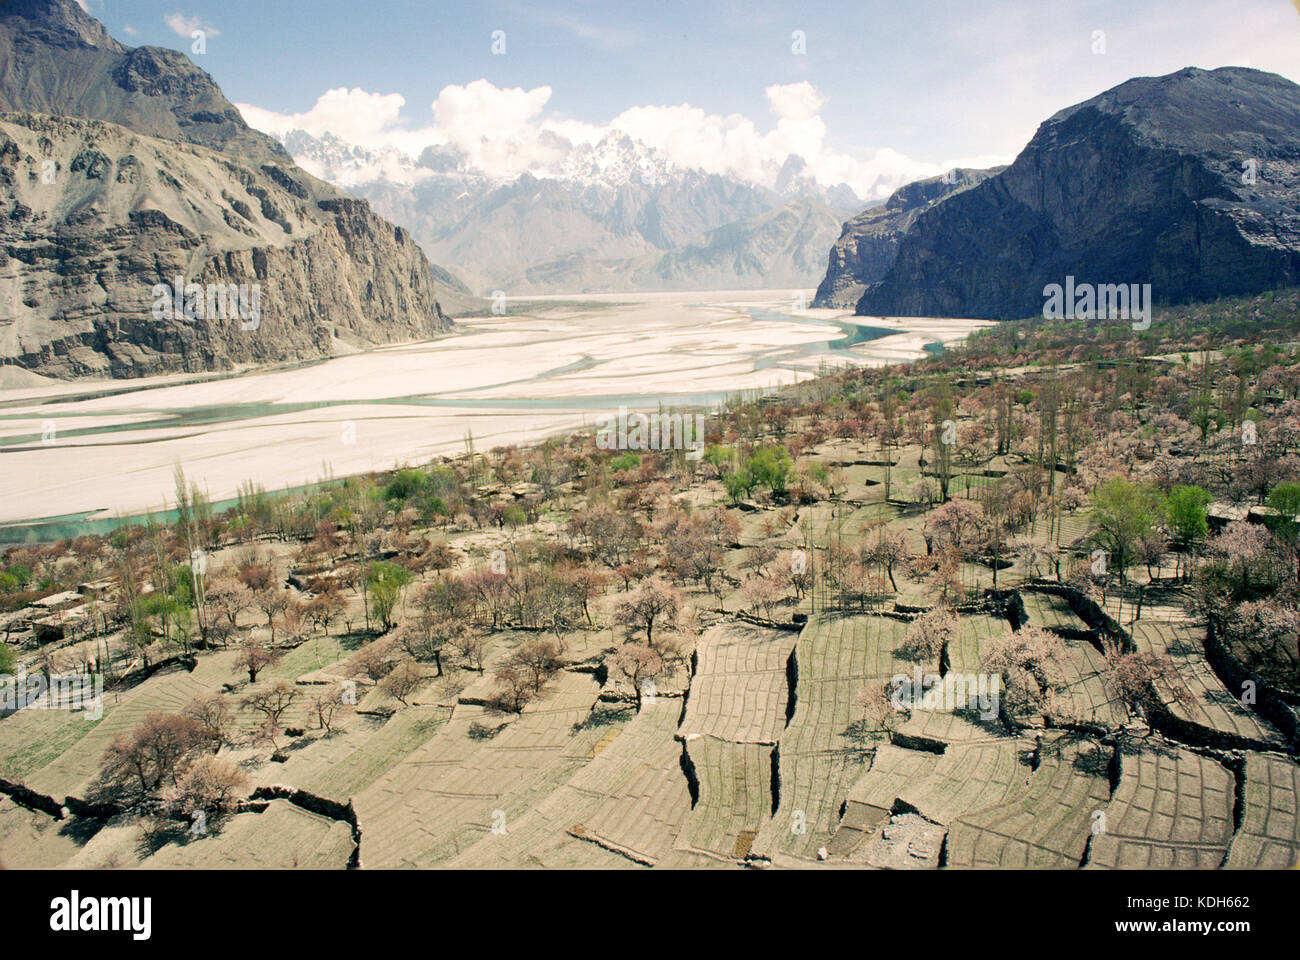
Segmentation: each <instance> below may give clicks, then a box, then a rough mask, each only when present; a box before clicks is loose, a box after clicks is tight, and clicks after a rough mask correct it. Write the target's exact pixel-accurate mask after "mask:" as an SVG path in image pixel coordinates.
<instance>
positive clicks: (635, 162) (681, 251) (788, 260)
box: [281, 130, 864, 296]
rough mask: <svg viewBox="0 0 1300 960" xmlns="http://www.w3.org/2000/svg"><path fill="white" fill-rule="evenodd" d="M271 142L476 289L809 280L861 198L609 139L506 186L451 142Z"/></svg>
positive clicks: (802, 283)
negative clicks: (378, 146) (680, 161)
mask: <svg viewBox="0 0 1300 960" xmlns="http://www.w3.org/2000/svg"><path fill="white" fill-rule="evenodd" d="M281 139H282V142H283V144H284V146H285V148H286V149H287V150H288V151H289V153H291V154H292V155H293V157H294V158H295V160H296V161H297V162H298V163H299V164H300V165H302V166H303V167H304V168H305V169H307V170H310V171H312V172H313V173H314V174H316V175H317V176H319V177H321V178H323V179H325V180H328V181H330V182H331V183H334V184H336V185H338V186H340V187H342V188H344V189H347V190H349V191H351V192H353V193H356V194H357V195H359V196H363V197H365V198H366V199H368V200H369V201H370V202H371V203H372V204H373V205H374V207H375V209H376V210H378V211H380V212H381V213H383V214H384V215H385V216H387V217H389V218H391V219H392V220H394V221H395V222H397V223H401V224H403V225H405V226H407V227H409V228H410V230H411V232H412V234H413V235H414V236H415V238H416V240H417V241H418V242H419V243H420V246H421V247H422V248H423V249H424V251H425V252H426V253H427V254H428V255H429V256H430V258H431V259H433V260H434V261H436V262H437V263H440V264H442V265H444V266H445V267H446V268H448V269H449V270H451V271H452V272H453V273H455V274H456V275H457V276H459V277H461V278H463V279H464V281H465V282H466V284H467V285H468V286H469V287H470V288H471V289H473V290H474V291H475V292H476V293H478V294H480V295H488V294H490V293H491V292H492V291H493V290H497V289H501V290H505V291H507V292H508V293H510V294H511V295H512V296H513V295H516V294H529V293H559V292H564V293H580V292H609V291H625V290H672V289H709V288H713V289H717V288H719V287H722V288H738V289H739V288H757V287H768V286H775V287H783V286H792V287H806V286H811V285H813V284H814V283H815V282H816V281H817V278H818V277H819V276H820V274H821V272H822V264H823V262H824V260H825V254H826V249H827V247H829V246H830V244H831V243H832V242H833V241H834V239H835V237H836V236H837V235H838V233H839V226H840V221H841V220H843V218H844V215H845V214H847V213H853V212H857V211H858V210H860V209H861V208H862V207H863V206H864V203H863V201H861V200H860V199H859V198H858V197H857V196H856V195H855V194H854V193H853V191H852V190H851V189H850V188H849V187H848V186H847V185H844V184H841V185H839V186H836V187H832V188H829V189H827V188H823V187H821V186H820V185H819V184H818V183H817V182H816V181H815V180H814V179H813V178H812V177H811V176H809V175H808V173H807V171H806V170H805V166H804V161H803V160H802V159H801V158H799V157H797V156H794V155H792V156H790V157H789V158H788V159H787V161H786V163H785V165H784V167H783V169H782V170H781V173H780V176H779V178H778V180H777V182H776V184H775V187H774V188H768V187H763V186H760V185H757V184H752V183H747V182H744V181H741V180H738V179H734V178H731V177H724V176H720V175H717V174H710V173H705V172H703V171H700V170H693V169H680V168H677V167H674V166H672V165H671V164H668V163H665V162H664V161H663V160H662V159H661V158H659V157H658V156H657V155H656V154H655V153H654V151H652V150H650V149H649V148H648V147H646V146H645V145H644V144H642V143H639V142H638V141H635V140H633V139H631V138H630V137H628V136H626V135H622V134H618V133H611V134H608V135H606V136H605V137H604V138H603V139H602V140H601V141H599V142H598V143H596V144H581V145H579V146H578V147H576V148H574V150H573V151H572V152H571V153H570V154H569V155H568V157H567V158H566V159H565V162H564V164H563V166H562V168H561V169H560V170H559V171H558V173H557V175H556V176H547V177H542V176H534V175H532V174H527V173H525V174H523V175H521V176H519V177H517V178H514V179H509V180H503V179H494V178H490V177H487V176H484V175H483V174H482V173H479V172H477V171H475V170H473V169H472V168H470V167H468V166H467V164H466V162H465V159H464V158H463V157H462V156H459V155H457V154H456V153H454V152H452V151H450V150H447V149H442V150H436V149H433V148H429V149H426V150H425V151H424V153H423V154H422V155H421V156H420V157H419V158H416V159H412V158H410V157H408V156H406V155H405V154H402V153H401V152H399V151H396V150H392V149H389V150H382V151H368V150H366V149H364V148H361V147H358V146H355V145H351V144H348V143H346V142H344V141H343V140H341V139H339V138H338V137H336V136H334V135H332V134H325V135H323V136H320V137H315V136H312V135H310V134H307V133H305V132H303V131H301V130H291V131H288V132H287V133H285V134H284V135H283V137H282V138H281Z"/></svg>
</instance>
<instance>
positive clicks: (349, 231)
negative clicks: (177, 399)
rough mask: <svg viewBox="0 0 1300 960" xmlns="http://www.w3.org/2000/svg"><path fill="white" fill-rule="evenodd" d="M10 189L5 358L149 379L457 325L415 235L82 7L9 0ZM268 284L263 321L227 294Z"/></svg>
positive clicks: (1, 165) (4, 65)
mask: <svg viewBox="0 0 1300 960" xmlns="http://www.w3.org/2000/svg"><path fill="white" fill-rule="evenodd" d="M0 184H3V186H4V189H5V195H6V196H5V201H4V204H5V207H4V209H3V211H0V364H11V365H17V366H19V367H23V368H26V369H28V370H31V371H34V372H36V373H40V374H45V375H50V376H56V377H72V376H81V375H109V376H115V377H137V376H145V375H150V374H158V373H166V372H170V371H178V370H184V371H198V370H214V369H229V368H231V367H233V366H235V365H237V364H241V363H258V362H266V361H277V360H287V359H310V358H315V357H321V356H329V355H331V354H333V353H335V352H338V351H340V350H344V351H346V350H352V349H355V348H357V347H364V346H368V345H372V344H379V343H391V342H396V341H402V340H410V339H420V338H427V337H430V336H434V335H436V334H438V333H441V332H445V331H447V330H449V329H450V327H451V323H450V321H449V320H448V319H447V317H446V316H445V315H444V314H443V312H442V311H441V309H440V308H439V305H438V303H437V301H436V299H435V294H434V284H433V272H432V269H431V267H430V265H429V263H428V261H427V260H426V259H425V257H424V254H423V253H422V252H421V251H420V249H419V247H418V246H417V245H416V243H415V242H414V240H413V239H412V237H411V235H410V234H409V233H407V231H406V230H404V229H402V228H400V227H395V226H393V225H392V224H391V223H388V222H386V221H385V220H383V219H381V218H380V217H378V216H376V215H375V214H374V213H373V212H372V211H371V209H370V207H369V205H368V204H367V203H366V202H365V201H364V200H358V199H355V198H353V197H350V196H348V195H347V194H345V193H343V192H342V191H341V190H339V189H337V188H336V187H333V186H331V185H329V184H327V183H323V182H321V181H319V180H317V179H316V178H314V177H312V176H311V175H309V174H308V173H306V172H305V171H303V170H301V169H299V168H298V167H297V166H295V165H294V163H293V162H292V160H291V159H290V157H289V155H288V153H287V152H285V150H284V149H283V148H282V147H281V146H280V145H279V144H278V143H277V142H275V141H274V140H273V139H271V138H269V137H267V136H265V135H263V134H261V133H258V132H257V131H255V130H253V129H251V128H250V127H248V126H247V124H245V123H244V121H243V119H242V117H241V116H240V114H239V111H238V110H236V109H235V107H234V105H233V104H231V103H230V102H229V101H228V100H227V99H226V98H225V97H224V96H223V95H222V93H221V91H220V90H219V89H218V88H217V86H216V84H215V83H214V82H213V81H212V78H211V77H209V76H208V75H207V74H206V73H204V72H203V71H201V70H199V69H198V68H197V67H195V66H194V65H193V64H192V63H191V62H190V61H189V59H188V58H187V57H185V56H184V55H182V54H180V53H177V52H175V51H172V50H165V49H162V48H158V47H139V48H134V49H132V48H128V47H125V46H123V45H122V44H119V43H118V42H117V41H116V40H114V39H113V38H112V37H111V36H109V34H108V32H107V31H106V30H105V29H104V28H103V26H102V25H101V24H100V23H99V22H98V21H97V20H95V19H94V18H93V17H91V16H89V15H88V14H87V13H85V11H83V10H82V9H81V7H80V5H79V4H78V3H76V2H75V0H9V2H7V3H4V4H3V5H0ZM187 287H189V288H192V289H191V291H190V292H187ZM175 288H179V291H180V296H179V297H175V296H172V297H169V298H168V302H167V303H163V302H162V301H161V300H160V296H161V292H162V291H166V290H168V289H175ZM254 288H255V289H256V292H257V315H256V317H250V316H248V315H246V314H247V310H244V312H242V313H238V314H236V313H234V312H232V311H230V310H228V309H226V307H225V300H224V299H214V298H225V297H226V296H227V294H231V295H233V293H234V291H240V292H241V293H242V295H243V297H244V298H245V300H247V299H248V297H249V295H250V294H251V292H252V291H253V289H254ZM195 291H197V296H196V295H195V293H194V292H195ZM203 304H206V305H207V306H206V308H205V306H204V305H203ZM173 306H174V307H175V309H172V307H173ZM214 307H215V309H214Z"/></svg>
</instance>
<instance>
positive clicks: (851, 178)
mask: <svg viewBox="0 0 1300 960" xmlns="http://www.w3.org/2000/svg"><path fill="white" fill-rule="evenodd" d="M764 92H765V93H766V96H767V103H768V107H769V110H770V112H771V118H770V119H769V121H768V122H767V123H766V124H765V125H764V128H760V126H759V124H758V123H756V122H755V121H754V120H753V119H751V118H749V117H746V116H743V115H741V114H727V115H722V114H715V113H709V112H707V111H705V110H702V109H700V108H699V107H694V106H691V105H690V104H686V103H683V104H676V105H663V106H637V107H631V108H629V109H627V110H624V111H623V112H622V113H619V114H618V115H617V116H615V117H613V118H612V119H611V120H609V121H608V122H607V123H605V124H591V123H586V122H583V121H580V120H575V119H572V118H568V117H564V116H560V115H557V114H555V113H554V112H548V110H547V104H548V103H549V102H550V99H551V95H552V89H551V88H550V87H549V86H539V87H535V88H533V89H531V90H525V89H522V88H520V87H509V88H501V87H497V86H495V85H494V84H492V83H491V82H490V81H488V80H485V79H483V80H475V81H473V82H472V83H468V84H464V85H460V84H451V85H449V86H446V87H444V88H443V89H442V90H441V91H440V92H439V94H438V96H437V98H436V99H435V100H434V101H433V103H432V105H431V115H432V116H431V122H430V123H428V124H426V125H423V126H411V125H410V124H408V123H407V122H406V121H405V120H404V118H403V116H402V111H403V109H404V108H405V106H406V100H405V98H403V97H402V96H401V95H399V94H378V93H370V92H367V91H365V90H361V89H358V88H353V89H350V90H349V89H346V88H338V89H336V90H329V91H326V92H325V93H324V94H322V95H321V97H320V98H319V99H318V100H317V101H316V103H315V105H314V106H313V107H312V108H311V109H310V110H308V111H306V112H304V113H294V114H280V113H275V112H272V111H269V110H264V109H262V108H260V107H256V106H253V105H250V104H240V105H239V109H240V110H241V111H242V112H243V114H244V118H245V119H246V120H247V121H248V122H249V124H250V125H252V126H254V127H256V128H258V129H260V130H264V131H266V132H268V133H273V134H280V135H283V134H284V133H287V132H288V131H289V130H294V129H298V130H304V131H306V132H307V133H310V134H312V135H313V136H317V137H320V136H323V135H324V134H326V133H330V134H333V135H335V136H338V137H340V138H341V139H343V140H344V141H346V142H347V143H349V144H353V145H356V146H360V147H363V148H365V149H367V150H370V151H374V152H383V151H388V150H394V149H395V150H400V151H401V152H403V153H404V154H406V155H407V156H409V157H411V158H417V157H419V156H420V155H421V154H422V153H423V151H424V150H425V149H426V148H427V147H440V148H453V149H454V151H455V152H456V153H457V154H458V155H459V156H461V157H463V159H464V163H465V164H466V165H467V166H468V167H470V168H472V169H474V170H476V171H479V172H482V173H484V174H486V175H487V176H490V177H499V178H514V177H517V176H519V175H520V174H522V173H524V172H529V173H532V174H534V175H536V176H549V175H554V174H555V173H556V172H557V171H558V170H559V169H560V167H561V165H562V164H563V162H564V160H565V158H566V157H567V156H568V155H569V153H570V152H571V151H572V150H573V149H575V148H576V147H578V146H579V145H582V144H595V143H597V142H599V141H600V140H601V139H602V138H603V137H605V136H606V135H609V134H622V135H626V136H629V137H631V138H632V139H634V140H638V141H640V142H642V143H644V144H645V145H646V146H647V147H649V148H650V149H651V150H652V151H654V153H655V154H656V155H657V156H658V157H659V158H660V159H662V160H663V161H665V162H666V163H668V164H671V165H674V166H677V167H682V168H694V169H699V170H703V171H705V172H707V173H717V174H723V175H728V176H733V177H737V178H740V179H743V180H747V181H750V182H753V183H758V184H762V185H764V186H769V187H770V186H773V185H775V183H776V180H777V177H778V175H779V174H780V172H781V168H782V166H783V165H784V164H785V162H786V160H787V158H789V157H790V156H791V155H792V154H793V155H797V156H799V157H801V158H802V159H803V160H804V162H805V165H806V166H805V167H804V172H805V174H806V175H808V176H811V177H813V178H814V179H816V180H817V182H818V183H820V184H821V185H822V186H824V187H830V186H834V185H835V184H838V183H847V184H848V185H849V186H850V187H852V188H853V190H854V191H855V192H856V193H857V194H858V195H859V196H862V197H865V198H872V197H883V196H886V195H888V194H889V193H890V192H891V191H892V190H894V189H896V188H897V187H898V186H900V185H901V184H903V183H906V182H907V181H909V180H914V179H916V178H918V177H925V176H933V175H935V174H938V173H941V172H942V171H944V170H946V169H949V168H950V167H953V166H958V165H961V166H970V165H971V164H970V163H969V162H962V161H953V162H949V163H946V164H943V163H926V162H922V161H917V160H914V159H912V158H910V157H907V156H905V155H903V154H901V153H899V152H898V151H896V150H892V149H889V148H887V147H886V148H882V149H879V150H876V151H875V152H874V153H870V154H862V155H853V154H849V153H845V152H841V151H837V150H834V149H831V148H830V147H828V146H827V144H826V139H827V132H828V131H827V127H826V123H825V121H824V120H823V119H822V117H821V110H822V107H823V106H825V104H826V102H827V101H826V97H825V96H824V95H823V94H822V93H821V91H819V90H818V89H817V88H816V87H815V86H814V85H813V84H811V83H809V82H808V81H801V82H799V83H790V84H774V85H772V86H769V87H767V88H766V90H765V91H764ZM994 159H995V160H996V159H997V158H994Z"/></svg>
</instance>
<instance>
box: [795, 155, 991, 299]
mask: <svg viewBox="0 0 1300 960" xmlns="http://www.w3.org/2000/svg"><path fill="white" fill-rule="evenodd" d="M1003 169H1004V168H1003V167H998V168H997V169H996V170H962V169H958V170H952V171H950V172H949V173H947V174H945V175H944V176H942V177H932V178H931V179H929V180H918V181H916V182H915V183H909V184H907V185H906V186H903V187H900V188H899V189H898V190H896V191H894V193H893V194H892V195H891V196H890V198H889V199H888V200H886V201H885V203H884V204H883V205H880V206H875V207H872V208H870V209H869V210H864V211H863V212H862V213H860V214H858V215H857V216H856V217H854V218H853V219H852V220H849V221H848V222H847V223H845V224H844V227H843V230H842V231H841V232H840V238H839V239H838V240H837V241H835V245H834V246H833V247H831V255H830V262H829V264H828V265H827V268H826V277H825V278H824V279H823V280H822V282H821V284H820V285H819V286H818V287H817V296H816V298H815V299H814V300H813V306H814V307H829V308H834V309H840V310H851V309H853V307H855V306H856V305H857V302H858V301H859V300H860V299H861V298H862V293H863V291H864V290H866V288H867V284H869V283H875V282H876V281H877V280H879V279H880V278H881V277H883V276H884V275H885V274H886V272H888V270H889V268H890V267H892V266H893V265H894V258H895V257H897V256H898V244H899V242H900V241H901V240H902V239H903V236H904V234H906V233H907V231H908V230H909V229H910V228H911V226H912V224H913V223H915V222H916V218H917V217H919V216H920V215H921V214H922V213H924V212H925V211H926V210H929V209H930V208H931V207H933V206H934V205H935V204H936V203H939V202H940V201H942V200H944V199H945V198H947V197H950V196H952V195H953V194H954V193H958V192H960V191H962V190H966V189H968V188H970V187H973V186H974V185H975V184H977V183H982V182H984V181H985V180H987V179H988V178H989V177H990V176H992V175H993V174H994V173H998V172H1000V171H1001V170H1003Z"/></svg>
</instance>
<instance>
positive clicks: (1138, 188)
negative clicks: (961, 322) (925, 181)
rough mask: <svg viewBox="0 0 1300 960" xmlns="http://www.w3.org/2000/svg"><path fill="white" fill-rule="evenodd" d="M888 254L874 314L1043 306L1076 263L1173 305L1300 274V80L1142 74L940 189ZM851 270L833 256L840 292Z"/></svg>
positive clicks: (1082, 274) (870, 275)
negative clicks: (1005, 157)
mask: <svg viewBox="0 0 1300 960" xmlns="http://www.w3.org/2000/svg"><path fill="white" fill-rule="evenodd" d="M900 192H901V191H900ZM891 202H892V201H891ZM850 232H851V231H850ZM842 243H843V241H842ZM845 246H846V247H847V244H845ZM843 259H844V260H845V261H846V262H847V261H848V260H849V259H850V258H849V257H848V256H847V255H846V256H845V257H844V258H843ZM881 265H883V262H882V263H879V264H876V263H873V264H872V269H870V270H864V271H863V272H862V274H861V279H862V280H863V281H865V283H866V286H865V289H864V290H863V292H862V296H861V297H860V299H859V300H858V303H857V308H856V310H857V313H858V314H861V315H865V316H894V315H901V316H917V315H920V316H957V317H979V318H990V319H1011V318H1018V317H1027V316H1033V315H1036V314H1040V313H1041V312H1042V311H1043V308H1044V289H1045V287H1047V286H1048V285H1050V284H1057V285H1064V284H1066V283H1067V278H1070V277H1073V278H1074V283H1075V284H1077V285H1078V286H1080V287H1082V285H1084V284H1089V285H1093V286H1095V285H1102V284H1105V285H1118V284H1151V293H1152V296H1153V298H1154V299H1155V301H1156V302H1157V303H1185V302H1190V301H1198V300H1208V299H1214V298H1217V297H1222V296H1238V295H1250V294H1256V293H1260V292H1262V291H1265V290H1270V289H1274V288H1276V287H1281V286H1289V285H1294V284H1298V283H1300V86H1297V85H1296V84H1294V83H1292V82H1291V81H1289V80H1286V79H1285V78H1283V77H1280V76H1277V75H1275V74H1271V73H1263V72H1261V71H1258V70H1250V69H1245V68H1241V67H1225V68H1222V69H1218V70H1200V69H1195V68H1190V67H1189V68H1187V69H1184V70H1180V71H1178V72H1177V73H1173V74H1170V75H1168V76H1163V77H1143V78H1139V79H1136V80H1130V81H1128V82H1127V83H1124V84H1121V85H1120V86H1118V87H1115V88H1114V89H1112V90H1108V91H1107V92H1105V93H1103V94H1101V95H1100V96H1097V97H1094V98H1092V99H1091V100H1088V101H1086V102H1084V103H1080V104H1078V105H1076V106H1073V107H1070V108H1068V109H1066V110H1062V111H1061V112H1060V113H1058V114H1056V115H1055V116H1054V117H1052V118H1050V119H1049V120H1047V121H1046V122H1045V123H1043V125H1042V126H1040V127H1039V129H1038V132H1037V133H1036V134H1035V136H1034V138H1033V140H1031V141H1030V143H1029V145H1028V146H1027V147H1025V149H1024V151H1023V152H1022V153H1021V154H1020V156H1019V157H1017V159H1016V161H1015V162H1014V163H1013V164H1011V166H1009V167H1007V168H1006V169H1005V170H1002V171H1001V172H998V173H996V174H995V175H993V176H986V177H984V178H983V179H982V180H980V182H978V183H973V184H967V185H965V186H963V187H961V188H960V189H957V190H955V191H954V192H951V193H949V194H947V195H946V196H942V197H940V198H938V199H937V200H934V201H932V202H929V203H927V204H926V205H925V207H924V208H923V209H921V210H920V212H919V213H918V214H917V215H916V216H915V217H914V218H913V219H912V221H911V223H910V224H907V225H906V227H905V229H904V230H903V233H902V235H901V236H900V237H898V238H897V239H896V249H895V250H894V251H893V256H892V262H891V263H889V264H888V265H887V268H886V269H884V270H883V271H880V270H879V269H877V267H878V266H881ZM849 273H852V270H849V271H846V270H845V269H843V268H842V267H841V266H839V265H838V264H837V258H836V254H832V257H831V271H830V273H829V274H828V276H827V278H826V281H825V282H824V283H823V292H824V294H825V296H826V297H827V298H831V297H834V296H836V289H837V287H838V288H840V289H843V290H845V291H848V296H851V295H852V284H851V283H849V282H846V280H845V277H846V275H847V274H849Z"/></svg>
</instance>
